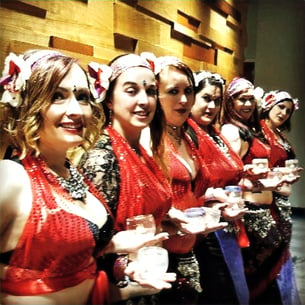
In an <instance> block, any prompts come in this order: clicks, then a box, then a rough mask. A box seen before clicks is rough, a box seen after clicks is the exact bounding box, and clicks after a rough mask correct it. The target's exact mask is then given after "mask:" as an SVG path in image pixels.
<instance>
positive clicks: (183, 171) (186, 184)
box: [161, 132, 210, 304]
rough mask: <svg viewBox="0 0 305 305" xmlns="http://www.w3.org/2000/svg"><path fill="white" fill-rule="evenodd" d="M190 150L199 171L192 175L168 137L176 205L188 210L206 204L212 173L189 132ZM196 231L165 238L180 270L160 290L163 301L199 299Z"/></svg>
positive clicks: (175, 269) (172, 265)
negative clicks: (171, 280) (163, 288)
mask: <svg viewBox="0 0 305 305" xmlns="http://www.w3.org/2000/svg"><path fill="white" fill-rule="evenodd" d="M183 136H184V140H185V141H186V143H187V146H188V149H189V153H190V155H191V156H192V159H193V160H194V162H195V164H196V168H197V169H198V172H197V175H196V177H195V178H194V179H192V175H191V173H190V169H188V167H187V165H186V164H185V161H184V160H183V159H182V158H181V157H180V156H179V155H178V152H177V151H176V148H175V146H174V145H173V143H172V142H171V140H170V139H169V138H167V139H166V140H167V144H166V147H167V152H168V155H169V171H170V172H169V175H170V177H171V186H172V191H173V207H175V208H177V209H180V210H182V211H183V210H185V209H187V208H190V207H200V206H203V205H204V199H203V195H204V194H205V191H206V189H207V187H208V185H209V179H210V173H209V171H208V168H207V167H206V166H205V164H204V162H203V159H202V158H201V156H200V154H199V153H198V151H197V150H196V147H195V145H194V143H193V142H192V140H191V138H190V137H189V136H188V135H187V133H186V132H184V133H183ZM195 242H196V235H191V234H185V235H179V234H177V235H171V236H170V238H169V239H168V240H166V241H164V243H163V244H164V247H165V248H166V249H168V251H169V255H170V267H169V270H171V271H172V272H176V273H177V282H176V283H174V284H173V289H170V290H166V291H165V290H163V291H162V292H161V297H162V299H161V300H162V303H163V304H192V303H195V302H197V297H198V293H199V292H201V291H202V288H201V286H200V280H199V277H200V274H199V265H198V261H197V259H196V256H195V253H194V251H193V248H194V245H195Z"/></svg>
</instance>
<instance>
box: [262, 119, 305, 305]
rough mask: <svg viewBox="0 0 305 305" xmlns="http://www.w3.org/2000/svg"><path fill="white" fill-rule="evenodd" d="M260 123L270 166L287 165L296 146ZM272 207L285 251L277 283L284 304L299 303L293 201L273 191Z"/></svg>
mask: <svg viewBox="0 0 305 305" xmlns="http://www.w3.org/2000/svg"><path fill="white" fill-rule="evenodd" d="M260 124H261V127H262V130H263V132H264V134H265V137H266V138H267V140H268V142H269V145H270V147H271V151H270V159H269V162H270V167H271V168H273V167H277V166H280V167H283V166H285V160H287V159H294V158H295V157H296V154H295V150H294V148H293V147H292V145H291V144H290V143H289V141H288V139H287V138H286V137H285V136H284V134H282V133H281V132H279V136H280V140H278V139H277V138H276V136H275V134H274V132H273V131H272V130H271V129H270V128H269V127H268V126H267V124H266V123H265V121H264V120H261V121H260ZM272 207H273V214H274V219H275V221H276V224H277V228H278V231H279V232H280V235H281V245H282V253H283V254H282V256H283V259H282V265H281V266H280V271H279V276H278V278H277V283H278V286H279V288H280V293H281V297H282V300H283V304H285V305H286V304H299V303H300V300H299V296H298V293H297V289H296V283H295V275H294V271H293V263H292V258H291V253H290V250H289V247H290V241H291V234H292V219H291V203H290V200H289V197H287V196H284V195H281V194H279V193H277V192H273V203H272Z"/></svg>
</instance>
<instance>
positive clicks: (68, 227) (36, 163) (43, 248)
mask: <svg viewBox="0 0 305 305" xmlns="http://www.w3.org/2000/svg"><path fill="white" fill-rule="evenodd" d="M22 164H23V166H24V168H25V170H26V171H27V173H28V175H29V178H30V181H31V187H32V194H33V201H32V209H31V212H30V215H29V218H28V221H27V223H26V225H25V228H24V230H23V233H22V235H21V237H20V240H19V242H18V245H17V247H16V248H15V249H14V251H13V253H12V256H11V258H10V259H9V264H8V268H7V271H6V273H5V278H3V279H2V280H1V290H2V292H6V293H8V294H13V295H23V296H24V295H28V296H30V295H38V294H47V293H52V292H56V291H59V290H62V289H65V288H68V287H72V286H75V285H77V284H79V283H81V282H82V281H84V280H86V279H91V278H92V279H94V278H95V279H99V285H102V286H103V287H101V286H99V285H96V289H99V290H100V291H103V288H104V287H107V277H104V276H103V275H101V276H100V277H98V274H97V268H96V261H95V259H94V257H93V254H94V252H95V251H96V250H100V249H101V248H103V247H104V246H105V245H106V244H108V242H109V241H110V239H111V237H112V235H113V222H112V221H111V219H112V217H111V216H109V217H108V221H107V222H106V223H105V225H104V226H103V228H102V229H100V230H99V229H98V228H97V227H95V225H94V224H92V223H90V222H89V221H87V220H86V219H84V218H82V217H80V216H78V215H75V214H72V213H71V212H69V207H68V205H69V202H66V201H71V200H72V199H71V197H70V194H69V193H68V192H67V191H66V190H64V189H63V188H62V187H61V186H60V184H59V183H58V180H57V178H56V177H55V175H54V174H53V173H52V172H50V170H49V169H48V168H47V166H46V164H45V163H44V161H42V160H41V159H40V158H35V157H31V156H29V155H28V156H27V157H26V158H24V159H23V160H22ZM86 184H87V185H88V186H89V190H90V192H92V193H93V194H94V195H95V196H96V197H97V198H98V199H99V200H101V202H103V201H102V200H103V199H102V198H101V196H100V195H99V194H98V193H97V191H96V190H95V189H94V187H93V186H92V185H91V183H90V182H88V181H86ZM54 194H56V195H54ZM92 227H94V228H92ZM94 232H95V233H94ZM100 234H101V238H102V240H100V242H99V241H98V240H99V235H100ZM98 286H99V287H98ZM107 293H108V291H107ZM99 297H100V300H101V298H102V299H103V296H102V295H100V296H99ZM88 302H89V303H91V302H90V301H89V300H88Z"/></svg>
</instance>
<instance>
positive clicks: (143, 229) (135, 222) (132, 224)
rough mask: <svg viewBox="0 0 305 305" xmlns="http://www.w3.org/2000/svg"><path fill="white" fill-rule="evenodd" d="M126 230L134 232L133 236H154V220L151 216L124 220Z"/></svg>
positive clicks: (137, 216) (139, 216)
mask: <svg viewBox="0 0 305 305" xmlns="http://www.w3.org/2000/svg"><path fill="white" fill-rule="evenodd" d="M126 229H127V230H132V231H134V233H135V234H137V235H141V234H150V235H151V236H154V235H155V233H156V224H155V219H154V216H153V215H152V214H147V215H136V216H133V217H128V218H127V219H126Z"/></svg>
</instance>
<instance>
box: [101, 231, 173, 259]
mask: <svg viewBox="0 0 305 305" xmlns="http://www.w3.org/2000/svg"><path fill="white" fill-rule="evenodd" d="M165 239H168V233H167V232H162V233H158V234H156V235H154V236H152V235H151V234H135V233H134V231H132V230H130V231H129V230H126V231H120V232H118V233H116V234H115V235H114V236H113V237H112V239H111V241H110V243H109V244H108V245H107V246H106V247H105V248H104V249H103V250H102V252H101V253H99V254H100V255H103V254H105V253H131V252H136V251H137V250H139V249H140V248H142V247H146V246H153V245H156V244H160V243H161V242H162V241H163V240H165Z"/></svg>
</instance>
